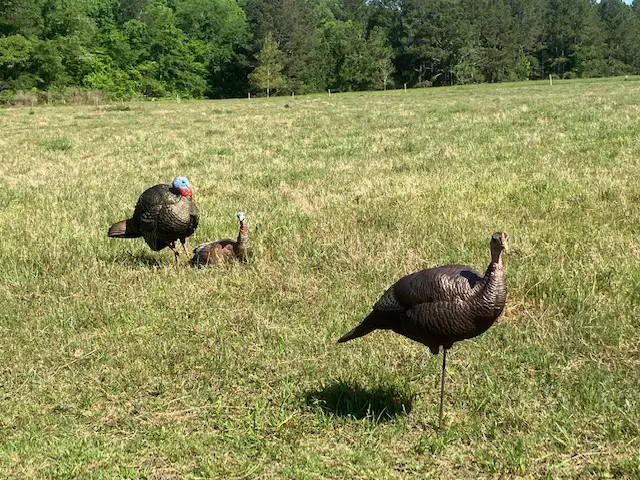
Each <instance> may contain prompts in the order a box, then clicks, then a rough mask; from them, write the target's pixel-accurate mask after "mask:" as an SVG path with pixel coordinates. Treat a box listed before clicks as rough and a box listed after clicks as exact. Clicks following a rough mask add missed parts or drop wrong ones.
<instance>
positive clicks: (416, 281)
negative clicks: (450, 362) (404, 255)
mask: <svg viewBox="0 0 640 480" xmlns="http://www.w3.org/2000/svg"><path fill="white" fill-rule="evenodd" d="M508 240H509V235H508V234H506V233H503V232H497V233H494V234H493V235H492V237H491V243H490V247H491V263H489V266H488V267H487V270H486V272H485V274H484V276H480V274H479V273H478V272H476V271H475V270H473V269H472V268H470V267H467V266H464V265H442V266H439V267H434V268H429V269H426V270H421V271H419V272H416V273H412V274H410V275H407V276H405V277H402V278H401V279H400V280H398V281H397V282H396V283H395V284H393V285H392V286H391V287H390V288H389V289H388V290H387V291H386V292H385V293H384V295H382V297H381V298H380V300H378V302H377V303H376V304H375V305H374V306H373V310H372V312H371V313H370V314H369V315H368V316H367V317H366V318H365V319H364V320H363V321H362V322H361V323H360V325H358V326H357V327H355V328H354V329H353V330H351V331H350V332H348V333H346V334H345V335H344V336H342V338H340V339H339V340H338V342H340V343H342V342H347V341H349V340H353V339H354V338H358V337H362V336H363V335H366V334H368V333H371V332H373V331H374V330H377V329H381V330H393V331H394V332H396V333H399V334H400V335H404V336H405V337H407V338H410V339H411V340H415V341H416V342H420V343H422V344H423V345H426V346H427V347H429V350H431V353H432V354H434V355H437V354H438V352H439V351H440V347H441V346H442V377H441V385H440V416H439V422H438V425H439V429H440V430H442V410H443V397H444V380H445V364H446V358H447V350H448V349H450V348H451V346H452V345H453V344H454V343H455V342H459V341H460V340H465V339H467V338H473V337H476V336H478V335H480V334H481V333H483V332H485V331H486V330H487V329H488V328H489V327H490V326H491V325H493V323H494V322H495V321H496V319H497V318H498V317H499V316H500V314H501V313H502V310H503V309H504V306H505V302H506V298H507V288H506V284H505V279H504V271H503V268H502V252H503V251H504V250H506V249H507V242H508Z"/></svg>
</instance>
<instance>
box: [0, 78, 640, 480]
mask: <svg viewBox="0 0 640 480" xmlns="http://www.w3.org/2000/svg"><path fill="white" fill-rule="evenodd" d="M0 131H1V132H2V135H0V150H1V152H2V162H1V163H0V171H1V173H2V182H3V187H2V189H0V199H1V202H2V203H1V205H2V206H1V209H0V230H1V231H2V239H1V241H0V260H1V265H2V268H0V307H1V308H0V312H1V313H0V315H1V316H2V319H1V321H0V402H1V403H0V477H2V478H21V479H23V478H105V479H111V478H122V477H124V478H162V479H167V478H229V479H231V478H238V479H239V478H266V479H275V478H289V479H311V478H349V479H365V478H374V479H388V478H389V479H390V478H397V479H401V478H402V479H404V478H469V479H471V478H474V479H475V478H486V477H490V478H515V477H522V478H538V477H544V476H547V477H548V478H604V477H607V476H612V477H616V478H625V477H626V478H638V477H639V476H640V453H639V452H640V352H639V350H638V344H639V342H638V333H639V330H640V328H639V327H640V326H639V322H640V315H639V305H640V267H639V265H640V187H639V179H640V81H639V80H638V79H635V78H631V79H629V80H628V81H624V80H621V79H613V80H600V81H562V82H556V83H555V84H554V85H553V86H552V87H550V86H549V85H548V83H544V82H541V83H533V82H532V83H521V84H511V85H495V86H473V87H455V88H439V89H427V90H410V91H408V92H406V93H405V92H402V91H388V92H380V93H366V94H361V93H354V94H341V95H330V96H329V95H318V96H304V97H296V98H271V99H252V100H247V99H243V100H225V101H201V102H182V103H176V102H166V103H161V102H159V103H131V104H128V105H127V104H125V105H115V106H99V107H95V106H86V107H57V108H49V107H36V108H34V109H30V108H15V109H14V108H10V109H0ZM176 175H186V176H187V177H188V178H189V179H190V181H191V182H192V184H193V186H194V192H195V193H194V195H195V199H196V201H197V202H198V204H199V207H200V210H201V215H202V217H201V224H200V227H199V229H198V230H197V232H196V233H195V235H194V236H193V237H192V238H191V239H190V246H191V248H193V247H194V246H195V245H196V244H198V243H200V242H203V241H209V240H214V239H216V238H221V237H227V236H235V235H236V233H237V229H238V222H237V219H236V216H235V213H236V211H238V210H245V211H246V212H247V219H248V222H249V228H250V230H251V234H252V242H253V246H254V258H253V260H252V262H251V263H250V264H249V265H247V266H242V265H235V264H233V265H229V266H222V267H219V268H207V269H201V270H196V269H193V268H189V267H188V265H187V263H186V259H185V258H184V257H181V263H180V264H179V265H178V266H176V265H175V264H174V261H173V254H172V253H171V252H170V251H169V250H164V251H162V252H159V253H154V252H151V251H150V250H149V249H148V247H147V246H146V245H144V242H143V241H142V240H141V239H136V240H115V239H109V238H107V235H106V233H107V229H108V227H109V226H110V225H111V223H113V222H115V221H117V220H121V219H123V218H125V217H126V216H127V215H130V214H131V212H132V210H133V206H134V204H135V202H136V200H137V198H138V196H139V194H140V193H141V192H142V191H143V190H144V189H145V188H146V187H148V186H151V185H154V184H157V183H169V182H171V180H172V179H173V177H174V176H176ZM499 230H504V231H506V232H508V233H509V234H510V235H511V237H512V242H511V250H510V252H509V253H508V254H507V255H506V257H505V268H506V272H507V284H508V299H507V308H506V310H505V312H504V314H503V316H502V317H501V318H499V319H498V321H497V322H496V324H495V325H494V326H493V327H492V328H491V329H490V330H488V331H487V332H486V333H485V334H483V335H482V336H480V337H478V338H476V339H473V340H469V341H465V342H461V343H458V344H456V345H455V346H454V348H453V349H452V350H451V351H450V354H449V355H448V359H447V373H448V380H447V396H446V399H445V423H446V428H445V431H444V432H443V433H442V434H438V433H437V432H436V431H435V428H434V427H435V425H436V424H437V413H438V401H439V372H440V367H441V363H440V362H441V357H440V356H438V357H432V356H431V355H430V354H429V352H428V349H427V348H426V347H423V346H421V345H419V344H417V343H414V342H412V341H410V340H407V339H405V338H402V337H400V336H398V335H395V334H393V333H390V332H375V333H373V334H370V335H368V336H367V337H364V338H362V339H358V340H355V341H353V342H350V343H347V344H342V345H338V344H336V343H335V342H336V340H337V338H339V337H340V336H341V335H342V334H343V333H345V332H346V331H347V330H349V329H351V328H352V327H353V326H355V325H356V324H357V323H358V322H359V321H360V320H361V319H362V318H363V317H364V316H365V315H366V314H367V313H368V312H369V311H370V307H371V305H372V304H373V303H374V302H375V301H376V300H377V299H378V298H379V296H380V295H381V294H382V293H383V292H384V290H385V289H386V288H387V287H388V286H389V285H391V284H392V283H393V282H394V281H395V280H397V279H398V278H400V277H401V276H403V275H405V274H407V273H410V272H413V271H415V270H418V269H421V268H426V267H430V266H435V265H438V264H443V263H464V264H468V265H471V266H473V267H475V268H476V269H478V270H479V271H481V272H484V269H485V268H486V266H487V264H488V262H489V247H488V245H489V240H490V236H491V234H492V233H493V232H494V231H499Z"/></svg>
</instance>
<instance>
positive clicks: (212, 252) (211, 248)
mask: <svg viewBox="0 0 640 480" xmlns="http://www.w3.org/2000/svg"><path fill="white" fill-rule="evenodd" d="M238 219H239V220H240V231H239V232H238V237H237V238H236V240H235V241H234V240H231V239H230V238H223V239H221V240H216V241H215V242H208V243H203V244H201V245H198V246H197V247H196V249H195V250H194V252H193V257H192V258H191V264H192V265H196V266H203V265H211V264H216V263H221V262H226V261H229V260H232V259H238V260H240V261H242V262H246V261H247V256H248V254H249V252H250V249H251V241H250V239H249V230H248V228H247V222H246V219H245V214H244V212H238Z"/></svg>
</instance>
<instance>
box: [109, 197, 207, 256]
mask: <svg viewBox="0 0 640 480" xmlns="http://www.w3.org/2000/svg"><path fill="white" fill-rule="evenodd" d="M199 221H200V214H199V212H198V207H197V206H196V204H195V202H194V201H193V199H192V197H190V196H188V197H187V196H183V195H181V194H180V193H177V192H174V190H173V188H172V187H171V185H165V184H160V185H155V186H153V187H150V188H148V189H147V190H145V191H144V192H143V193H142V195H140V198H139V199H138V202H137V203H136V206H135V209H134V211H133V216H132V217H131V218H129V219H127V220H122V221H120V222H117V223H115V224H113V225H112V226H111V228H110V229H109V236H110V237H115V238H136V237H142V238H144V241H145V242H146V244H147V245H149V248H151V250H154V251H158V250H162V249H163V248H166V247H172V248H175V242H176V241H177V240H180V242H181V243H182V244H183V245H184V243H185V241H186V239H187V238H188V237H190V236H191V235H193V233H194V232H195V231H196V229H197V228H198V223H199Z"/></svg>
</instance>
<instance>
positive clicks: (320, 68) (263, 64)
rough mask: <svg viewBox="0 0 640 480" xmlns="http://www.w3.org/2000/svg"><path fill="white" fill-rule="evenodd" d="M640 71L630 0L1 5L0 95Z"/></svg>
mask: <svg viewBox="0 0 640 480" xmlns="http://www.w3.org/2000/svg"><path fill="white" fill-rule="evenodd" d="M637 73H640V0H634V2H633V4H631V5H628V4H626V3H625V2H624V1H623V0H602V1H600V2H599V3H597V2H595V1H594V0H2V1H0V97H1V96H2V95H4V96H5V97H7V96H10V95H12V94H15V93H16V92H19V91H23V92H38V91H40V92H44V91H60V90H64V89H65V88H70V87H77V88H82V89H87V90H100V91H103V92H106V93H107V94H108V95H110V96H112V97H114V98H122V99H126V98H131V97H136V96H145V97H165V96H175V95H180V96H182V97H186V98H202V97H208V98H225V97H238V96H246V95H247V92H254V93H264V92H265V91H266V90H267V89H268V91H269V93H270V94H274V93H275V94H288V93H290V92H295V93H299V94H304V93H311V92H320V91H326V90H327V89H330V90H331V91H354V90H375V89H384V88H394V87H396V88H397V87H401V86H403V85H404V84H405V83H406V84H407V86H408V87H414V86H439V85H458V84H468V83H480V82H503V81H516V80H526V79H541V78H546V77H547V76H548V75H550V74H551V75H554V76H557V77H560V78H573V77H594V76H610V75H621V74H637Z"/></svg>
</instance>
